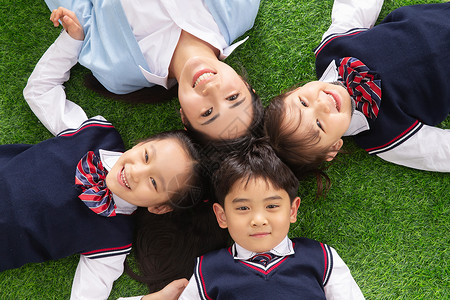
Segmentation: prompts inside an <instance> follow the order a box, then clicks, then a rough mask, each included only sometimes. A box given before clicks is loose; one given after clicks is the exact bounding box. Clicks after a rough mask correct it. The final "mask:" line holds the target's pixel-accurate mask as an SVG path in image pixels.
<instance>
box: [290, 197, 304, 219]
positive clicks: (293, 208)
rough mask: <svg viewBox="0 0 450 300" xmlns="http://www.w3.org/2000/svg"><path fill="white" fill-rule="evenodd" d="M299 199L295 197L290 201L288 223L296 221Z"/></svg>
mask: <svg viewBox="0 0 450 300" xmlns="http://www.w3.org/2000/svg"><path fill="white" fill-rule="evenodd" d="M300 202H301V200H300V197H296V198H295V199H294V201H292V204H291V213H290V215H289V221H291V223H295V222H296V221H297V212H298V207H299V206H300Z"/></svg>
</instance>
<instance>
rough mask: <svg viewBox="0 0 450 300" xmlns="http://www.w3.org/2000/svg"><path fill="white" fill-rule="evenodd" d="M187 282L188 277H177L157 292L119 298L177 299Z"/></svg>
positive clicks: (145, 299) (138, 299)
mask: <svg viewBox="0 0 450 300" xmlns="http://www.w3.org/2000/svg"><path fill="white" fill-rule="evenodd" d="M187 284H188V281H187V279H185V278H183V279H177V280H174V281H172V282H171V283H169V284H168V285H166V286H165V287H164V288H163V289H162V290H160V291H158V292H156V293H153V294H149V295H145V296H137V297H125V298H119V299H117V300H125V299H126V300H177V299H178V297H179V296H180V294H181V292H183V290H184V288H185V287H186V285H187Z"/></svg>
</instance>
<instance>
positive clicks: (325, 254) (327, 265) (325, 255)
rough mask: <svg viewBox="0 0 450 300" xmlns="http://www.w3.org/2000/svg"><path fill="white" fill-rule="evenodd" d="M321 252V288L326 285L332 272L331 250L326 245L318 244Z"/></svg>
mask: <svg viewBox="0 0 450 300" xmlns="http://www.w3.org/2000/svg"><path fill="white" fill-rule="evenodd" d="M320 246H322V250H323V258H324V262H325V265H324V266H325V268H324V271H323V278H322V279H323V286H325V285H326V284H327V283H328V279H329V278H330V275H331V271H332V270H333V255H332V254H331V248H330V246H328V245H327V244H323V243H320Z"/></svg>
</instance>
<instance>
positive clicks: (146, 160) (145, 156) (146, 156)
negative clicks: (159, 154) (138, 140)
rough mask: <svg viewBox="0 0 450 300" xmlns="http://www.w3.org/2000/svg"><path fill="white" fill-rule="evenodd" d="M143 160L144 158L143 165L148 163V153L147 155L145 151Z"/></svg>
mask: <svg viewBox="0 0 450 300" xmlns="http://www.w3.org/2000/svg"><path fill="white" fill-rule="evenodd" d="M144 158H145V163H148V153H147V151H145V155H144Z"/></svg>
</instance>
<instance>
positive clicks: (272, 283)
mask: <svg viewBox="0 0 450 300" xmlns="http://www.w3.org/2000/svg"><path fill="white" fill-rule="evenodd" d="M213 182H214V188H215V193H216V197H217V200H218V203H215V204H214V205H213V208H214V213H215V215H216V218H217V222H218V223H219V226H220V227H222V228H227V229H228V231H229V233H230V235H231V237H232V239H233V240H234V242H235V243H234V244H233V246H232V247H229V248H225V249H221V250H218V251H215V252H210V253H208V254H206V255H204V256H201V257H199V258H198V259H197V265H196V267H195V271H194V275H193V276H192V278H191V279H190V281H189V284H188V286H187V287H186V289H185V290H184V291H183V293H182V294H181V297H180V299H183V300H184V299H186V300H188V299H189V300H191V299H346V300H349V299H364V297H363V295H362V293H361V291H360V289H359V287H358V285H357V284H356V282H355V281H354V279H353V277H352V276H351V274H350V270H349V269H348V267H347V266H346V264H345V263H344V262H343V261H342V259H341V258H340V257H339V255H338V254H337V253H336V251H335V250H334V249H333V248H331V247H330V246H328V245H325V244H323V243H320V242H317V241H314V240H311V239H307V238H294V239H292V240H291V239H289V238H288V237H287V234H288V231H289V225H290V223H294V222H295V221H296V220H297V210H298V207H299V205H300V198H299V197H297V192H298V180H297V179H296V177H295V175H294V174H293V173H292V172H291V170H290V169H289V168H288V167H287V166H286V165H284V164H283V163H282V162H281V160H280V159H279V158H278V157H277V156H276V155H275V153H274V152H273V150H272V148H271V147H270V146H269V145H268V144H267V143H265V142H255V143H254V144H252V145H251V146H250V148H249V151H248V152H247V153H245V154H242V155H236V156H231V157H229V158H228V159H226V160H225V161H224V163H223V164H222V165H221V167H220V168H219V170H218V171H217V173H216V174H215V176H214V180H213Z"/></svg>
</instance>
